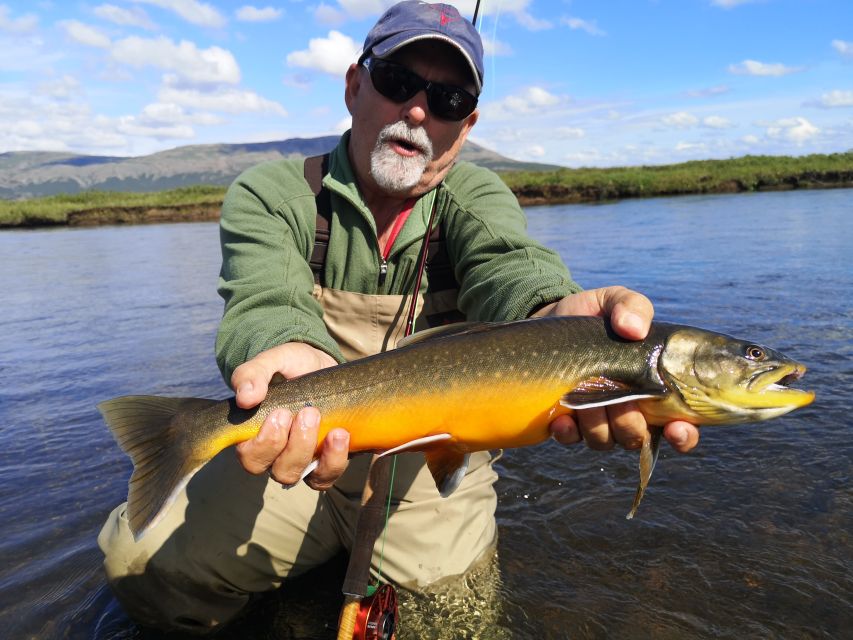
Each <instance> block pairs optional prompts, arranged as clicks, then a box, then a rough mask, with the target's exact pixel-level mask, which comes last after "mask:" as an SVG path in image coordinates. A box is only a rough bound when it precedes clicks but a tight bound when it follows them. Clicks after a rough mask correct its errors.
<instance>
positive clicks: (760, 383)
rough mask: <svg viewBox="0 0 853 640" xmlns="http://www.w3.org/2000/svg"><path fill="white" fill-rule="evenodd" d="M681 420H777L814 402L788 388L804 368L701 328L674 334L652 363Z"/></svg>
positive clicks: (758, 347) (809, 395)
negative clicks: (679, 413) (682, 413)
mask: <svg viewBox="0 0 853 640" xmlns="http://www.w3.org/2000/svg"><path fill="white" fill-rule="evenodd" d="M658 367H659V373H660V375H661V377H662V378H663V380H664V381H665V383H666V384H667V386H668V387H669V388H670V389H671V390H672V391H675V392H676V393H675V394H673V395H674V396H675V398H676V402H678V403H679V404H680V405H681V409H682V410H683V412H684V415H682V416H681V417H683V418H684V419H686V420H690V421H692V422H694V423H696V424H733V423H738V422H754V421H759V420H768V419H770V418H775V417H777V416H781V415H783V414H785V413H788V412H789V411H793V410H794V409H797V408H799V407H803V406H805V405H807V404H809V403H811V402H812V400H814V392H811V391H802V390H800V389H795V388H793V387H791V386H790V385H791V384H792V383H794V382H796V381H797V380H799V379H800V378H801V377H802V376H803V374H805V372H806V367H805V366H804V365H802V364H800V363H799V362H795V361H793V360H791V359H790V358H788V357H786V356H784V355H783V354H781V353H779V352H778V351H774V350H773V349H770V348H768V347H765V346H762V345H759V344H756V343H754V342H747V341H744V340H738V339H736V338H732V337H730V336H726V335H723V334H718V333H713V332H710V331H704V330H701V329H693V328H684V329H679V330H677V331H675V332H674V333H673V334H672V335H671V336H670V337H669V339H668V340H667V341H666V344H665V346H664V349H663V351H662V353H661V355H660V358H659V360H658Z"/></svg>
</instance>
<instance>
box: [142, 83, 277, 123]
mask: <svg viewBox="0 0 853 640" xmlns="http://www.w3.org/2000/svg"><path fill="white" fill-rule="evenodd" d="M157 98H158V100H160V102H162V103H171V104H175V105H179V106H182V107H187V108H191V109H202V110H205V111H221V112H224V113H274V114H277V115H280V116H286V115H287V111H286V110H285V109H284V107H282V106H281V105H280V104H279V103H278V102H274V101H272V100H268V99H266V98H264V97H262V96H260V95H258V94H257V93H255V92H254V91H242V90H239V89H234V88H231V87H227V88H219V89H217V90H216V91H199V90H198V89H188V88H181V87H176V86H169V85H167V86H165V87H163V88H162V89H160V91H159V93H158V94H157Z"/></svg>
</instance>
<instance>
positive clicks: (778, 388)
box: [719, 362, 815, 420]
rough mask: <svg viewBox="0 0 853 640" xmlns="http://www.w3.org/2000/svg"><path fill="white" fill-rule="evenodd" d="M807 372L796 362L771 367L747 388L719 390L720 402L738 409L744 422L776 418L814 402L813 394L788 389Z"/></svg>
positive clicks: (744, 386)
mask: <svg viewBox="0 0 853 640" xmlns="http://www.w3.org/2000/svg"><path fill="white" fill-rule="evenodd" d="M805 372H806V367H805V366H804V365H802V364H799V363H797V362H792V363H789V364H781V365H777V366H774V367H768V369H767V370H765V371H761V372H758V373H756V374H755V375H754V376H752V377H751V378H750V379H749V380H748V381H747V383H746V384H745V385H742V386H738V387H734V388H729V389H722V390H720V394H719V395H720V400H721V401H722V402H724V403H726V404H728V405H731V406H733V407H738V408H739V409H740V410H739V413H740V414H741V415H742V416H743V418H744V419H748V420H769V419H770V418H776V417H778V416H781V415H785V414H786V413H789V412H790V411H793V410H794V409H799V408H800V407H805V406H807V405H809V404H811V403H812V402H813V401H814V398H815V394H814V391H804V390H802V389H795V388H793V387H789V386H788V384H790V383H792V382H795V381H796V380H799V379H800V378H801V377H802V376H803V375H804V374H805ZM734 412H738V411H737V410H735V411H734Z"/></svg>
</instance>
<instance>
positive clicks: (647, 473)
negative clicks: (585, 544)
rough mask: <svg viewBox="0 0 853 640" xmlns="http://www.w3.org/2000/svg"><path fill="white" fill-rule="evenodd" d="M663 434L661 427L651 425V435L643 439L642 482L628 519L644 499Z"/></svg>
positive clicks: (641, 450)
mask: <svg viewBox="0 0 853 640" xmlns="http://www.w3.org/2000/svg"><path fill="white" fill-rule="evenodd" d="M661 434H663V429H662V428H661V427H649V435H648V437H646V438H645V439H644V440H643V448H642V449H640V483H639V484H638V485H637V493H636V494H634V503H633V504H632V505H631V511H629V512H628V515H627V516H625V519H626V520H630V519H631V518H633V517H634V514H636V513H637V507H639V506H640V500H642V499H643V494H645V493H646V487H647V486H649V480H651V478H652V471H654V470H655V464H656V463H657V461H658V453H659V452H660V437H661Z"/></svg>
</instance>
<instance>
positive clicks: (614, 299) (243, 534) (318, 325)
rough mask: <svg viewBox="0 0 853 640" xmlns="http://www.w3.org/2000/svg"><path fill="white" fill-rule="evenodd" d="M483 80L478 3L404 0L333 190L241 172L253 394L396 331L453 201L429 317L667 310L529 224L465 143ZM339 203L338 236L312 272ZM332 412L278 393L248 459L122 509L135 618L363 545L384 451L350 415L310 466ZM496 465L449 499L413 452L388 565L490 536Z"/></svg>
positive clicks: (244, 313) (624, 430)
mask: <svg viewBox="0 0 853 640" xmlns="http://www.w3.org/2000/svg"><path fill="white" fill-rule="evenodd" d="M482 81H483V51H482V44H481V42H480V38H479V35H478V34H477V33H476V31H475V30H474V29H473V27H472V26H471V24H470V23H468V22H467V21H466V20H464V19H463V18H462V17H461V16H460V15H459V13H458V12H457V11H456V10H455V9H454V8H453V7H450V6H447V5H430V4H426V3H422V2H412V1H407V2H401V3H399V4H397V5H395V6H393V7H391V8H390V9H389V10H388V11H387V12H386V13H385V14H384V15H383V16H382V17H381V18H380V20H379V22H378V23H377V24H376V26H374V28H373V29H372V30H371V31H370V33H369V34H368V36H367V38H366V40H365V44H364V50H363V53H362V55H361V57H360V58H359V60H358V62H357V63H354V64H352V65H351V66H350V67H349V69H348V71H347V74H346V91H345V101H346V104H347V108H348V109H349V112H350V113H351V114H352V129H351V131H349V132H348V133H347V134H345V135H344V136H343V137H342V139H341V142H340V144H339V145H338V147H337V148H336V149H335V150H334V151H333V152H332V153H331V154H330V156H329V158H328V172H327V173H326V175H325V177H324V178H323V185H324V189H325V193H324V195H318V194H317V193H316V191H317V190H316V189H314V190H312V188H311V186H310V185H309V181H310V180H309V178H308V177H307V170H306V169H305V168H304V167H303V163H302V162H299V161H281V162H274V163H268V164H265V165H260V166H258V167H255V168H253V169H250V170H249V171H247V172H246V173H244V174H243V175H242V176H241V177H240V178H238V179H237V180H236V181H235V183H234V185H232V187H231V189H230V190H229V193H228V195H227V197H226V200H225V203H224V204H223V210H222V220H221V232H222V234H221V236H222V252H223V265H222V277H221V280H220V293H221V294H222V296H223V298H224V299H225V312H224V315H223V319H222V323H221V326H220V329H219V334H218V337H217V358H218V362H219V365H220V367H221V369H222V371H223V375H224V376H225V378H226V379H227V380H230V383H231V385H232V387H233V388H234V390H235V391H236V397H237V403H238V405H240V406H241V407H244V408H249V407H253V406H255V405H257V404H258V403H259V402H260V401H261V400H262V399H263V398H264V397H265V395H266V392H267V388H268V385H269V383H270V381H271V380H272V378H273V376H274V375H276V374H280V375H282V376H284V377H285V378H292V377H295V376H298V375H302V374H304V373H307V372H310V371H314V370H317V369H319V368H322V367H328V366H334V365H335V364H337V363H339V362H342V361H343V360H345V359H352V358H356V357H360V356H363V355H367V354H370V353H376V352H378V351H381V350H384V349H388V348H393V347H394V345H395V344H396V341H397V339H398V338H399V337H401V336H402V323H403V319H404V318H405V315H406V314H405V309H406V305H407V302H408V300H409V298H410V295H409V294H410V293H411V290H412V284H413V281H414V278H415V273H416V266H417V265H416V262H417V255H418V252H419V249H420V239H421V238H422V237H423V235H424V232H425V229H426V225H427V221H428V219H429V217H430V213H431V211H432V210H433V209H435V212H436V219H437V226H438V228H440V229H441V233H442V240H441V242H442V243H443V244H444V251H445V252H446V255H447V260H448V261H449V265H448V266H449V267H450V268H451V269H452V277H451V278H450V282H451V283H452V284H450V285H448V286H439V284H438V282H437V281H438V279H439V278H438V277H437V276H436V275H435V273H434V272H430V271H429V270H428V272H427V275H426V276H425V278H424V282H423V285H424V286H423V289H422V291H423V293H422V295H421V299H420V300H419V304H420V306H419V309H420V312H419V314H418V326H419V327H423V326H426V325H428V324H429V323H430V319H436V318H439V319H440V318H447V317H450V316H449V315H448V314H450V315H453V313H455V314H456V315H457V316H459V315H464V316H465V317H467V319H469V320H515V319H521V318H524V317H528V316H531V315H547V314H568V315H601V316H607V317H609V318H610V319H611V322H612V323H613V325H614V327H615V329H616V331H617V332H618V333H620V334H621V335H622V336H624V337H626V338H629V339H640V338H642V337H644V335H645V333H646V332H647V330H648V327H649V323H650V321H651V317H652V313H653V312H652V305H651V303H650V302H649V301H648V300H647V299H646V298H645V297H644V296H642V295H640V294H638V293H634V292H631V291H628V290H627V289H625V288H622V287H609V288H605V289H598V290H593V291H586V292H581V291H580V288H579V287H578V286H577V285H576V284H575V283H574V282H572V281H571V279H570V277H569V274H568V271H567V270H566V268H565V267H564V266H563V264H562V263H561V262H560V260H559V258H558V257H557V256H556V254H555V253H554V252H552V251H549V250H547V249H545V248H544V247H542V246H541V245H539V244H538V243H536V242H534V241H533V240H532V239H530V238H529V237H527V235H526V234H525V231H524V229H525V220H524V215H523V213H522V212H521V209H520V208H519V206H518V203H517V202H516V200H515V198H514V197H513V196H512V194H511V193H510V192H509V190H508V189H507V188H506V187H505V186H504V185H503V183H502V182H501V181H500V180H499V179H498V178H497V176H495V175H494V174H493V173H491V172H489V171H486V170H484V169H480V168H477V167H474V166H473V165H470V164H466V163H459V164H457V163H456V159H457V156H458V154H459V150H460V149H461V147H462V144H463V143H464V142H465V139H466V138H467V136H468V133H469V132H470V130H471V127H473V126H474V124H475V123H476V122H477V118H478V115H479V112H478V111H477V110H476V103H477V96H478V95H479V93H480V91H481V88H482ZM321 194H322V192H321ZM324 197H325V198H328V200H327V202H328V205H323V204H322V202H323V198H324ZM326 206H328V209H329V211H328V212H326V213H325V215H326V219H327V221H326V223H323V222H322V220H321V217H323V216H322V215H318V214H322V213H323V212H322V211H321V209H324V208H325V207H326ZM323 224H327V225H328V230H329V237H328V246H327V248H326V253H325V258H324V259H323V260H322V261H321V264H319V265H317V264H315V265H314V271H313V272H312V268H311V265H310V261H311V256H312V254H313V253H314V250H315V245H317V244H318V238H319V234H318V232H317V228H318V225H323ZM445 284H446V283H445ZM372 382H374V381H369V380H368V381H365V384H371V383H372ZM320 420H322V416H321V415H320V414H319V412H318V411H317V409H315V408H313V407H306V408H304V409H302V410H301V411H299V413H297V414H296V415H295V416H294V415H291V414H290V413H289V412H288V411H286V410H280V411H276V412H273V413H272V414H271V415H270V416H269V417H268V418H267V419H266V420H265V422H264V424H263V425H262V427H261V429H260V431H259V433H258V435H257V437H255V438H254V439H252V440H249V441H246V442H244V443H242V444H240V445H238V446H237V447H236V451H237V455H236V458H235V456H234V455H233V453H232V452H231V451H230V450H228V451H224V452H223V453H222V454H221V455H219V456H217V458H215V459H214V460H213V461H211V463H209V464H208V465H207V466H205V467H204V468H203V469H202V470H201V471H200V472H199V473H198V474H196V476H195V477H194V478H193V480H192V481H191V482H190V483H189V485H188V487H187V489H186V491H185V492H184V493H182V494H181V495H180V496H179V497H178V500H177V504H176V505H175V506H174V507H172V508H171V509H170V510H169V512H168V513H167V514H166V517H165V519H164V521H162V522H161V523H159V524H158V525H157V526H156V527H154V528H153V529H152V530H151V531H150V532H149V533H147V534H146V536H144V537H143V538H142V539H141V540H140V541H134V540H133V539H132V536H131V535H130V533H129V530H128V527H127V521H126V518H125V517H124V510H123V506H122V507H119V508H117V509H116V510H115V511H114V512H113V514H112V515H111V516H110V519H109V520H108V521H107V524H106V525H105V526H104V530H103V531H102V533H101V536H100V537H99V542H100V544H101V547H102V549H104V551H105V554H106V560H105V566H106V569H107V574H108V577H109V580H110V583H111V585H112V586H113V588H114V590H115V592H116V594H117V595H118V597H119V599H120V600H121V601H122V603H123V604H124V606H125V608H126V609H127V610H128V611H129V612H130V613H131V615H132V616H133V617H134V618H136V619H137V620H139V621H140V622H143V623H145V624H150V625H154V626H159V627H162V628H167V629H180V630H186V631H204V630H208V629H213V628H215V627H216V626H217V625H219V624H221V623H222V622H225V621H227V620H228V619H229V618H231V617H233V616H234V615H235V614H236V613H237V612H238V611H239V610H240V609H241V608H242V607H243V605H244V604H245V603H246V602H247V601H248V599H249V596H250V595H251V594H252V593H257V592H261V591H265V590H269V589H273V588H275V587H277V586H278V585H279V584H280V583H281V581H282V580H283V579H284V578H286V577H288V576H294V575H298V574H299V573H302V572H304V571H306V570H307V569H309V568H311V567H314V566H316V565H318V564H320V563H322V562H324V561H325V560H327V559H329V558H331V557H333V556H334V555H336V554H337V553H339V552H340V551H341V550H342V549H346V550H348V549H349V548H350V546H351V543H352V539H353V533H354V528H355V522H356V519H357V515H358V503H359V498H360V495H361V490H362V486H363V484H364V481H365V476H366V471H367V464H366V463H367V456H361V457H357V458H354V459H353V460H352V461H351V462H348V460H347V457H348V455H347V453H348V439H349V436H348V434H347V432H346V431H345V430H344V429H336V430H333V431H332V432H331V433H329V434H328V436H327V438H326V439H325V441H324V442H323V446H322V450H321V451H322V452H321V455H320V457H319V460H318V465H317V467H316V469H315V470H314V471H313V472H311V473H310V474H309V475H308V476H307V477H306V478H305V482H304V483H303V482H300V477H301V475H302V474H303V472H304V470H305V469H306V467H307V465H308V464H309V463H310V462H311V459H312V457H313V453H314V451H315V448H316V445H317V430H318V425H319V423H320ZM552 431H553V433H554V437H555V439H557V440H558V441H560V442H562V443H565V444H570V443H573V442H578V441H580V440H584V441H585V442H586V443H587V445H588V446H590V447H593V448H596V449H607V448H611V447H613V446H614V444H619V445H621V446H624V447H626V448H637V447H639V446H640V444H641V442H642V439H643V435H644V433H645V431H646V425H645V421H644V419H643V417H642V414H640V413H639V411H638V410H637V409H636V407H634V406H631V405H624V406H620V407H616V408H609V409H607V410H605V409H591V410H587V411H583V412H578V413H577V414H576V419H574V420H573V419H572V418H571V417H569V416H562V417H560V418H558V419H557V420H555V421H554V423H553V424H552ZM665 436H666V437H667V439H668V440H669V441H670V442H671V443H672V444H673V446H675V448H676V449H678V450H679V451H687V450H689V449H691V448H693V447H694V446H695V445H696V443H697V441H698V431H697V430H696V428H695V427H693V426H692V425H689V424H687V423H673V424H670V425H667V427H666V430H665ZM246 471H248V472H249V473H248V474H247V473H246ZM495 480H496V474H495V472H494V471H493V470H492V467H491V458H490V456H489V454H488V453H486V452H480V453H479V454H475V455H472V457H471V461H470V464H469V468H468V471H467V473H466V475H465V478H464V479H463V481H462V483H461V485H460V487H459V488H458V489H457V490H456V491H455V492H454V493H453V494H452V495H451V496H450V497H448V498H441V497H440V496H439V495H438V492H437V491H436V489H435V486H434V484H433V481H432V478H431V476H430V474H429V473H428V471H426V470H425V466H424V463H423V456H422V455H420V454H416V453H413V454H404V455H402V456H400V459H399V462H398V471H397V480H396V482H395V485H394V487H393V490H392V496H393V509H392V514H391V516H390V519H389V521H388V532H387V538H386V542H385V549H384V564H383V575H384V576H385V577H386V578H387V579H389V580H391V581H393V582H396V583H398V584H401V585H404V586H408V587H411V588H419V587H424V586H426V585H428V584H430V583H433V582H435V581H436V580H438V579H440V578H443V577H447V576H453V575H459V574H462V573H464V572H465V571H467V570H468V569H469V568H470V567H471V566H472V565H473V564H474V563H475V562H476V561H477V560H478V558H481V557H484V556H487V555H489V554H490V553H491V551H492V550H493V548H494V544H495V535H496V528H495V521H494V510H495V506H496V496H495V492H494V489H493V486H492V485H493V483H494V482H495ZM281 485H284V486H285V487H289V490H288V491H283V490H282V488H281Z"/></svg>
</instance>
